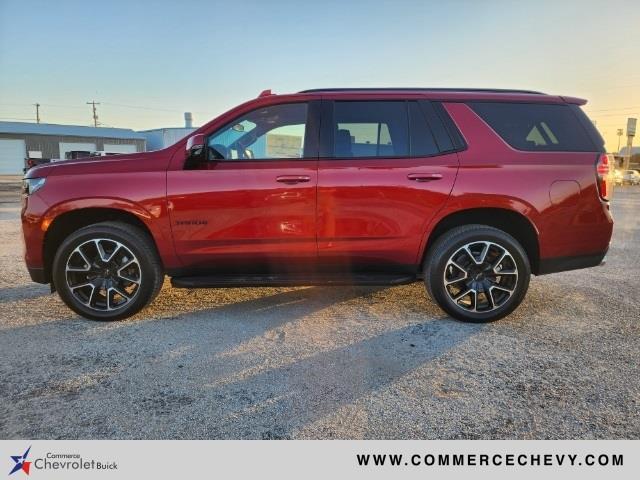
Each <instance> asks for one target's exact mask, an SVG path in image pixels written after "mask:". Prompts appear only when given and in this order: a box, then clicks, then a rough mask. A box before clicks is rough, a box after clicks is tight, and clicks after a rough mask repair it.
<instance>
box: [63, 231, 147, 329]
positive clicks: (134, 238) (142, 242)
mask: <svg viewBox="0 0 640 480" xmlns="http://www.w3.org/2000/svg"><path fill="white" fill-rule="evenodd" d="M94 238H106V239H109V240H116V241H118V242H120V243H122V244H123V245H125V246H126V247H127V248H128V249H129V250H131V252H132V253H133V254H134V255H135V256H136V258H137V259H138V262H139V264H140V269H141V272H142V283H141V285H140V287H139V290H138V292H137V293H136V296H135V298H134V299H133V300H132V301H130V302H129V304H127V305H125V306H124V307H123V308H121V309H118V310H114V311H111V312H100V311H98V310H93V309H91V308H88V307H86V306H85V305H83V304H82V303H81V302H80V301H78V300H77V299H76V298H75V296H74V295H73V293H72V292H71V290H70V289H69V287H68V286H67V281H66V272H65V267H66V262H67V259H68V257H69V255H70V254H71V252H72V251H73V250H74V249H75V248H76V247H77V246H78V245H80V244H82V243H84V242H86V241H88V240H92V239H94ZM148 242H149V240H148V239H147V238H146V235H145V234H144V233H143V232H139V234H138V232H136V234H135V235H134V234H132V233H130V232H129V231H127V230H124V229H120V228H117V227H113V226H110V225H99V224H98V225H93V226H89V227H85V228H82V229H80V230H78V231H77V232H75V233H73V234H71V235H70V236H69V237H68V238H67V239H66V240H64V241H63V242H62V244H61V245H60V247H59V248H58V250H57V252H56V255H55V257H54V260H53V266H52V269H53V270H52V277H53V282H54V285H55V288H56V290H57V292H58V294H59V295H60V298H61V299H62V300H63V301H64V303H65V304H66V305H67V306H68V307H69V308H71V309H72V310H73V311H74V312H76V313H77V314H79V315H82V316H83V317H85V318H89V319H91V320H101V321H112V320H120V319H122V318H126V317H129V316H131V315H134V314H135V313H137V312H138V311H140V310H141V309H142V308H144V307H145V306H146V304H147V303H148V302H149V301H150V300H151V299H152V297H153V295H154V293H155V288H154V286H155V283H156V282H155V279H154V278H153V277H154V275H156V274H157V272H156V271H155V270H156V269H155V268H154V262H153V258H151V257H150V250H149V248H148ZM145 247H146V248H145Z"/></svg>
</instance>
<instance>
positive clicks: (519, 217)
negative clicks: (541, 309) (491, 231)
mask: <svg viewBox="0 0 640 480" xmlns="http://www.w3.org/2000/svg"><path fill="white" fill-rule="evenodd" d="M469 224H480V225H487V226H490V227H494V228H498V229H500V230H502V231H504V232H506V233H508V234H509V235H511V236H512V237H514V238H515V239H516V240H518V242H519V243H520V244H521V245H522V247H523V248H524V250H525V252H526V253H527V256H528V257H529V262H530V264H531V272H532V273H534V274H538V271H539V266H540V244H539V241H538V230H537V229H536V227H535V226H534V225H533V223H531V221H530V220H529V219H528V218H527V217H526V216H525V215H523V214H522V213H520V212H517V211H515V210H509V209H506V208H499V207H481V208H470V209H465V210H458V211H455V212H452V213H449V214H448V215H446V216H444V217H442V218H441V219H440V220H438V222H437V223H436V224H435V225H434V226H433V228H432V229H431V231H430V233H429V236H428V239H427V242H426V245H425V248H424V251H423V252H422V259H421V263H420V265H422V264H423V263H424V260H425V258H426V255H427V253H428V252H429V249H430V248H431V247H432V246H433V244H434V243H435V241H436V240H437V239H438V238H439V237H440V236H442V235H443V234H444V233H446V232H447V231H449V230H451V229H452V228H455V227H460V226H463V225H469Z"/></svg>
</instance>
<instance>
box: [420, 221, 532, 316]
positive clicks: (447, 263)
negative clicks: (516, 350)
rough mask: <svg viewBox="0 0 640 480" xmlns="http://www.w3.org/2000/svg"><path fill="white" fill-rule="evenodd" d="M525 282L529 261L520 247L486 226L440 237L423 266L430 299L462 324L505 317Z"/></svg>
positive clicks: (464, 228) (519, 298) (524, 289)
mask: <svg viewBox="0 0 640 480" xmlns="http://www.w3.org/2000/svg"><path fill="white" fill-rule="evenodd" d="M465 247H466V248H465ZM485 248H486V250H485ZM505 252H506V253H505ZM503 253H505V254H504V255H503ZM483 255H484V257H483ZM501 257H502V258H501ZM480 260H484V261H481V262H480V263H478V261H480ZM530 277H531V266H530V264H529V259H528V257H527V254H526V252H525V250H524V248H522V246H521V245H520V243H518V241H517V240H516V239H515V238H513V237H512V236H511V235H509V234H508V233H506V232H503V231H502V230H499V229H497V228H493V227H489V226H486V225H466V226H462V227H457V228H453V229H451V230H449V231H448V232H446V233H444V234H443V235H442V236H441V237H439V238H438V239H437V240H436V242H435V243H434V244H433V246H432V247H431V248H430V250H429V252H428V254H427V257H426V259H425V263H424V280H425V285H426V288H427V291H428V292H429V294H430V295H431V297H432V298H433V299H434V300H435V302H436V303H437V304H438V305H439V306H440V307H441V308H442V309H443V310H444V311H445V312H447V313H448V314H449V315H451V316H452V317H454V318H457V319H459V320H463V321H465V322H476V323H484V322H492V321H494V320H498V319H500V318H503V317H505V316H506V315H509V314H510V313H511V312H513V310H515V308H516V307H517V306H518V305H520V303H521V302H522V300H523V299H524V296H525V294H526V293H527V289H528V287H529V279H530ZM465 292H467V294H466V295H463V294H464V293H465Z"/></svg>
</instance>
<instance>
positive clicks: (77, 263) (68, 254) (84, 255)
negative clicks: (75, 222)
mask: <svg viewBox="0 0 640 480" xmlns="http://www.w3.org/2000/svg"><path fill="white" fill-rule="evenodd" d="M52 268H53V271H52V275H53V282H54V285H55V287H56V290H57V291H58V294H59V295H60V298H62V300H63V301H64V302H65V303H66V304H67V306H68V307H69V308H71V309H72V310H73V311H75V312H76V313H78V314H80V315H82V316H83V317H86V318H89V319H92V320H105V321H108V320H120V319H122V318H126V317H130V316H131V315H134V314H135V313H137V312H138V311H140V310H141V309H142V308H144V307H145V306H146V305H147V304H148V303H149V302H151V300H153V299H154V298H155V296H156V295H157V294H158V292H159V291H160V288H161V287H162V282H163V280H164V274H163V271H162V266H161V263H160V259H159V258H158V254H157V252H156V250H155V247H154V245H153V241H152V239H151V238H149V235H148V234H147V233H146V232H144V231H142V230H140V229H139V228H136V227H134V226H132V225H128V224H126V223H120V222H102V223H97V224H94V225H89V226H87V227H84V228H81V229H79V230H77V231H76V232H74V233H73V234H71V235H69V237H67V238H66V239H65V240H64V241H63V242H62V244H61V245H60V247H59V248H58V250H57V252H56V255H55V258H54V260H53V267H52Z"/></svg>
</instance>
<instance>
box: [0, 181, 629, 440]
mask: <svg viewBox="0 0 640 480" xmlns="http://www.w3.org/2000/svg"><path fill="white" fill-rule="evenodd" d="M17 185H18V184H17V183H16V181H15V180H11V179H0V271H1V272H2V275H1V276H0V309H1V310H0V312H1V313H0V318H1V319H0V379H1V381H0V438H3V439H10V438H34V439H58V438H65V439H74V438H78V439H90V438H116V439H119V438H144V439H168V438H212V439H217V438H242V439H245V438H247V439H248V438H257V439H280V438H314V439H326V438H356V439H357V438H367V439H387V438H389V439H392V438H399V439H400V438H401V439H414V438H416V439H421V438H445V439H449V438H457V439H459V438H467V439H475V438H486V439H490V438H520V439H530V438H536V439H547V438H549V439H554V438H571V439H574V438H636V439H637V438H640V342H639V339H640V335H639V334H640V300H639V298H640V254H639V253H638V252H639V248H640V188H637V187H626V188H619V189H617V191H616V195H615V198H614V202H613V212H614V216H615V219H616V226H615V233H614V239H613V243H612V246H611V250H610V253H609V255H608V257H607V264H606V266H603V267H598V268H592V269H588V270H579V271H574V272H565V273H560V274H554V275H549V276H543V277H533V278H532V282H531V286H530V289H529V293H528V295H527V298H526V299H525V301H524V302H523V304H522V305H521V306H520V308H519V309H518V310H516V312H515V313H513V314H512V315H511V316H509V317H507V318H505V319H503V320H500V321H498V322H495V323H492V324H488V325H473V324H465V323H461V322H458V321H454V320H452V319H450V318H448V317H447V316H446V315H445V314H444V313H443V312H442V311H441V310H439V309H438V308H437V306H436V305H435V304H434V303H433V302H432V301H431V300H430V299H429V298H428V297H427V296H426V293H425V291H424V287H423V285H422V284H420V283H416V284H413V285H409V286H400V287H393V288H359V287H354V288H345V287H306V288H247V289H227V290H225V289H220V290H214V289H205V290H192V291H189V290H178V289H171V288H169V287H168V285H165V288H164V289H163V291H162V293H161V294H160V296H159V297H158V298H157V300H156V301H155V302H154V303H153V304H152V305H151V306H150V307H149V308H148V309H146V310H144V311H143V312H141V313H140V314H138V315H137V316H136V317H133V318H131V319H128V320H125V321H121V322H115V323H100V322H93V321H89V320H85V319H83V318H80V317H78V316H77V315H75V314H74V313H72V312H71V311H70V310H68V309H67V308H66V307H65V306H64V304H63V303H62V302H61V301H60V300H59V299H58V297H57V296H56V295H51V294H49V290H48V287H47V286H44V285H38V284H35V283H31V281H30V279H29V277H28V274H27V272H26V269H25V267H24V264H23V261H22V241H21V238H20V223H19V209H20V206H19V198H18V186H17Z"/></svg>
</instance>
